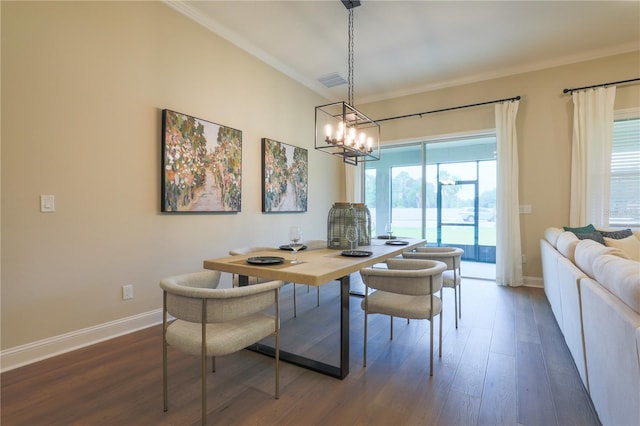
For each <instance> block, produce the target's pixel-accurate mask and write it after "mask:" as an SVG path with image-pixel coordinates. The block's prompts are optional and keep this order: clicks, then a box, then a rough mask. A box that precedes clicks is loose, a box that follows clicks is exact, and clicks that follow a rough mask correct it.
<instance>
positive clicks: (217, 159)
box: [161, 109, 242, 213]
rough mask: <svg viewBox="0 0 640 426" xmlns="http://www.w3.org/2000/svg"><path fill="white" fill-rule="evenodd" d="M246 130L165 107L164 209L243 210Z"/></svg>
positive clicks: (178, 210) (163, 122)
mask: <svg viewBox="0 0 640 426" xmlns="http://www.w3.org/2000/svg"><path fill="white" fill-rule="evenodd" d="M241 175H242V132H241V131H240V130H236V129H232V128H231V127H226V126H222V125H220V124H216V123H212V122H210V121H206V120H202V119H200V118H196V117H191V116H189V115H186V114H182V113H179V112H175V111H171V110H168V109H165V110H163V111H162V197H161V198H162V200H161V203H162V207H161V209H162V211H163V212H171V213H173V212H180V213H202V212H239V211H240V205H241V194H242V176H241Z"/></svg>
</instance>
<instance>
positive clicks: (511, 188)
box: [495, 101, 522, 286]
mask: <svg viewBox="0 0 640 426" xmlns="http://www.w3.org/2000/svg"><path fill="white" fill-rule="evenodd" d="M519 104H520V103H519V102H518V101H513V102H506V103H500V104H496V106H495V114H496V144H497V157H498V176H497V178H498V179H497V182H498V184H497V189H496V191H497V196H496V199H497V200H496V202H497V210H496V227H497V229H496V234H497V235H496V282H497V283H498V284H500V285H507V286H521V285H522V247H521V245H520V201H519V199H518V138H517V135H516V116H517V114H518V106H519Z"/></svg>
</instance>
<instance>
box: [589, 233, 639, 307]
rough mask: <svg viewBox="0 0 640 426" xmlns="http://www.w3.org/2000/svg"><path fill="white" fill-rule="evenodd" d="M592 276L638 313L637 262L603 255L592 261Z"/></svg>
mask: <svg viewBox="0 0 640 426" xmlns="http://www.w3.org/2000/svg"><path fill="white" fill-rule="evenodd" d="M634 238H635V237H634ZM593 274H594V278H595V279H596V281H598V282H599V283H600V284H601V285H602V286H603V287H604V288H606V289H607V290H609V291H610V292H611V293H613V294H614V295H615V296H617V297H618V298H619V299H620V300H622V301H623V302H624V303H625V304H626V305H627V306H629V307H630V308H631V309H633V310H634V311H636V312H637V313H640V263H639V262H636V261H634V260H629V259H622V258H620V257H618V256H614V255H611V254H605V255H603V256H598V257H597V258H596V259H595V260H594V262H593Z"/></svg>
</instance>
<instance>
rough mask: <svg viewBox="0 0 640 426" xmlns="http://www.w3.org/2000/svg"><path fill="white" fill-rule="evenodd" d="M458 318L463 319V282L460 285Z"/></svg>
mask: <svg viewBox="0 0 640 426" xmlns="http://www.w3.org/2000/svg"><path fill="white" fill-rule="evenodd" d="M458 305H459V306H458V316H459V317H460V318H462V280H460V284H458Z"/></svg>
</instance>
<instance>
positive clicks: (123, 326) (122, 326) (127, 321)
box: [0, 308, 162, 373]
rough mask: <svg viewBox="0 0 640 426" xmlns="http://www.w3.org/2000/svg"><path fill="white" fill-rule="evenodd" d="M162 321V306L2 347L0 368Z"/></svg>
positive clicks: (44, 357) (0, 370)
mask: <svg viewBox="0 0 640 426" xmlns="http://www.w3.org/2000/svg"><path fill="white" fill-rule="evenodd" d="M161 322H162V309H161V308H160V309H155V310H153V311H149V312H144V313H142V314H138V315H133V316H130V317H126V318H121V319H119V320H115V321H110V322H107V323H104V324H99V325H96V326H93V327H88V328H84V329H82V330H76V331H72V332H70V333H65V334H61V335H59V336H54V337H49V338H47V339H43V340H39V341H36V342H32V343H27V344H25V345H20V346H16V347H13V348H10V349H7V350H4V351H0V372H3V373H4V372H5V371H9V370H13V369H15V368H18V367H22V366H24V365H28V364H32V363H34V362H37V361H41V360H43V359H47V358H51V357H53V356H56V355H60V354H63V353H65V352H70V351H73V350H75V349H80V348H83V347H85V346H89V345H93V344H95V343H98V342H102V341H104V340H108V339H113V338H114V337H118V336H122V335H124V334H128V333H132V332H134V331H137V330H142V329H143V328H147V327H151V326H153V325H156V324H160V323H161Z"/></svg>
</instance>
